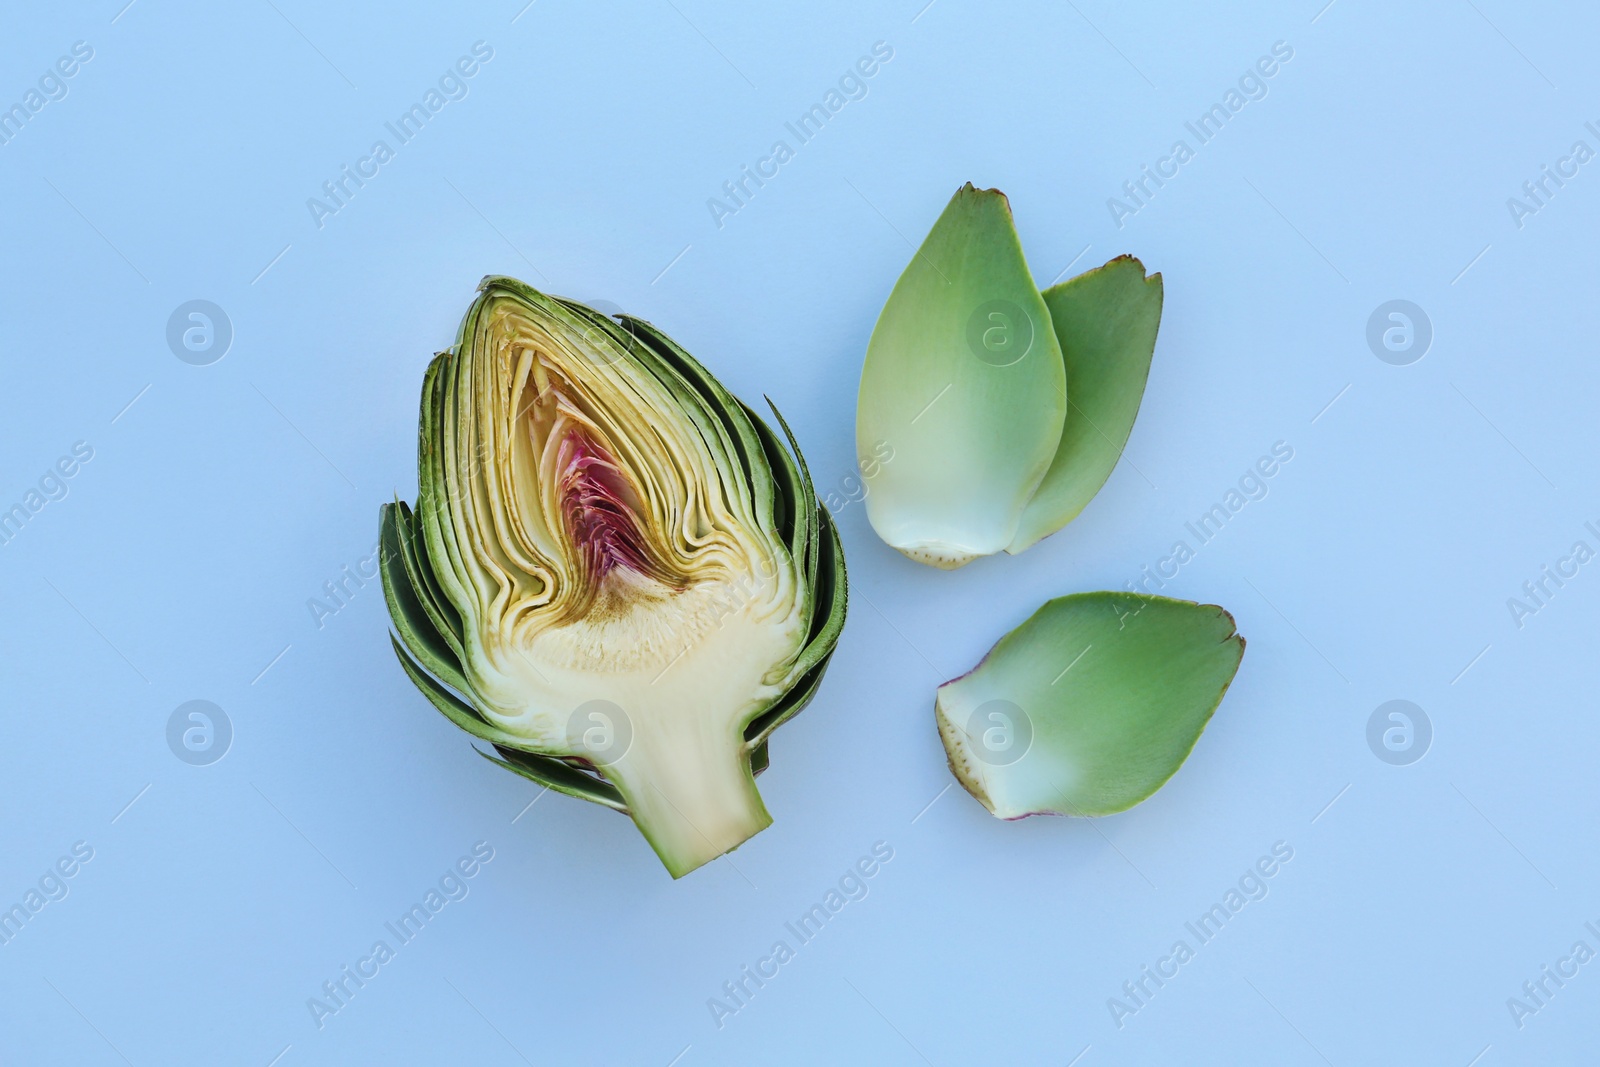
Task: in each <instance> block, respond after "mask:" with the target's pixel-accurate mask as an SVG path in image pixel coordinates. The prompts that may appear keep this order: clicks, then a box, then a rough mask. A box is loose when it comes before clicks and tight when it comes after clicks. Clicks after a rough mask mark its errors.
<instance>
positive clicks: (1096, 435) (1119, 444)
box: [1006, 256, 1162, 555]
mask: <svg viewBox="0 0 1600 1067" xmlns="http://www.w3.org/2000/svg"><path fill="white" fill-rule="evenodd" d="M1161 297H1162V285H1161V275H1160V274H1155V275H1152V276H1150V277H1148V278H1147V277H1145V273H1144V264H1143V263H1140V262H1139V261H1138V260H1137V259H1135V258H1134V257H1132V256H1119V257H1118V258H1116V259H1113V260H1112V261H1111V262H1109V263H1107V264H1106V265H1105V266H1103V267H1098V268H1096V269H1095V270H1091V271H1089V272H1087V273H1085V274H1080V275H1078V276H1077V277H1076V278H1070V279H1068V280H1067V281H1065V282H1062V283H1061V284H1060V285H1055V286H1051V287H1050V288H1049V289H1046V290H1045V291H1044V302H1045V305H1046V306H1047V307H1048V308H1049V309H1050V321H1051V323H1052V325H1053V326H1054V328H1055V334H1056V340H1057V341H1058V342H1060V345H1061V352H1062V355H1063V356H1064V357H1065V359H1066V367H1067V396H1068V397H1069V402H1068V407H1067V419H1066V426H1065V428H1064V429H1063V430H1062V432H1061V443H1060V445H1058V446H1057V448H1056V454H1055V459H1054V460H1052V461H1051V463H1050V469H1049V470H1048V471H1046V472H1045V476H1044V480H1043V481H1041V482H1040V483H1039V488H1038V489H1037V490H1035V491H1034V494H1033V499H1031V500H1029V501H1028V506H1027V509H1026V510H1025V511H1024V512H1023V513H1022V521H1021V523H1020V524H1019V526H1018V528H1017V534H1016V536H1015V537H1014V538H1012V540H1011V544H1009V545H1007V546H1006V551H1007V552H1010V553H1012V554H1013V555H1015V554H1016V553H1018V552H1021V551H1022V550H1023V549H1026V548H1028V547H1030V546H1032V545H1035V544H1037V543H1038V542H1039V541H1041V540H1043V539H1044V538H1046V537H1049V536H1050V535H1051V534H1053V533H1055V532H1056V531H1057V530H1059V529H1061V528H1062V527H1063V526H1065V525H1066V524H1067V523H1069V522H1071V521H1072V520H1073V519H1075V518H1077V517H1078V513H1079V512H1081V511H1082V510H1083V509H1084V508H1085V507H1086V506H1087V505H1088V503H1089V501H1091V500H1093V499H1094V496H1095V494H1096V493H1098V492H1099V491H1100V487H1101V486H1103V485H1105V483H1106V479H1108V478H1110V477H1111V472H1112V470H1114V469H1115V468H1116V465H1117V461H1118V460H1119V459H1121V458H1122V450H1123V448H1124V447H1126V445H1127V443H1128V436H1129V434H1131V433H1132V432H1133V422H1134V419H1135V418H1136V417H1137V416H1138V414H1139V403H1140V401H1141V400H1143V399H1144V388H1145V382H1146V381H1147V380H1148V379H1149V377H1150V359H1151V356H1152V355H1154V353H1155V347H1156V331H1157V330H1158V329H1159V327H1160V325H1161Z"/></svg>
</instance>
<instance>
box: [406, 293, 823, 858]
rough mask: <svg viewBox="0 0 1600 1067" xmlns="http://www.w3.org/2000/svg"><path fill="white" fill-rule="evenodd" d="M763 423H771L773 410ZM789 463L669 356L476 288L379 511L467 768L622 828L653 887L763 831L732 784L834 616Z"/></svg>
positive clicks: (818, 511)
mask: <svg viewBox="0 0 1600 1067" xmlns="http://www.w3.org/2000/svg"><path fill="white" fill-rule="evenodd" d="M774 414H776V409H774ZM778 421H779V424H780V425H782V426H783V429H784V433H785V434H786V435H788V436H789V445H790V447H791V448H793V449H794V454H793V455H792V456H791V455H790V452H789V451H788V450H786V449H785V447H784V445H783V444H782V443H781V442H780V441H779V440H778V438H777V437H776V435H774V433H773V432H772V430H771V429H769V428H768V427H767V425H766V424H765V423H763V422H762V421H761V419H760V418H759V417H758V416H757V415H756V414H755V412H754V411H752V410H751V409H750V408H748V407H746V406H745V405H744V404H743V403H742V402H740V401H739V400H737V399H735V398H734V397H733V396H732V395H731V394H730V393H728V392H727V391H726V390H725V389H724V388H723V387H722V386H721V385H720V384H719V383H718V382H717V380H716V379H715V378H713V377H712V376H711V375H710V374H709V373H708V372H707V371H706V370H705V368H703V367H702V366H701V365H700V364H699V363H698V362H696V361H695V360H694V359H693V358H692V357H691V356H690V355H689V354H688V353H687V352H685V351H684V350H683V349H681V348H679V347H678V346H677V345H676V344H675V343H674V342H673V341H672V340H671V339H670V338H668V337H667V336H666V335H665V334H663V333H661V332H660V331H658V330H657V329H656V328H655V327H653V326H651V325H650V324H649V323H647V322H643V321H641V320H639V319H635V318H631V317H626V316H619V317H618V318H617V319H612V318H609V317H607V316H606V315H604V314H602V313H600V312H598V311H596V310H594V309H592V308H590V307H587V306H585V305H583V304H579V303H577V302H574V301H570V300H564V299H561V298H558V297H552V296H547V295H545V294H543V293H540V292H538V291H537V290H535V289H533V288H531V287H529V286H527V285H524V284H523V283H521V282H518V281H515V280H513V279H510V278H502V277H490V278H485V279H484V281H483V282H482V284H481V285H480V286H479V294H478V297H477V299H476V300H475V301H474V302H473V304H472V307H471V308H470V309H469V310H468V312H467V314H466V317H465V318H464V319H463V321H462V324H461V329H460V333H459V335H458V336H457V339H456V344H455V346H454V347H453V348H452V349H451V350H450V351H448V352H441V353H440V354H439V355H438V356H437V357H435V358H434V360H433V362H432V363H431V364H430V365H429V367H428V370H427V373H426V375H425V377H424V379H423V386H422V414H421V428H420V442H419V449H418V464H417V465H418V477H417V481H418V495H417V507H416V510H415V511H413V510H412V509H411V508H409V507H408V506H407V505H406V504H404V503H402V502H399V501H396V502H395V503H393V504H386V505H384V507H383V513H382V535H383V549H384V551H383V554H382V560H383V584H384V593H385V596H386V597H387V600H388V606H389V613H390V616H391V618H392V620H393V623H394V628H395V631H396V633H397V635H398V639H397V640H395V642H394V643H395V651H396V652H397V653H398V655H399V657H400V662H401V664H402V665H403V666H404V667H405V669H406V672H407V674H409V675H410V677H411V680H412V681H413V682H414V683H415V684H416V685H417V687H418V688H419V689H420V690H421V691H422V692H423V694H424V695H425V696H426V697H427V698H428V699H429V700H430V701H431V702H432V703H433V705H434V706H435V707H437V708H438V709H439V710H440V711H441V712H443V713H444V714H445V715H446V716H447V717H448V718H449V719H450V720H451V721H452V722H454V723H455V724H456V725H457V726H459V727H461V728H462V729H464V730H466V731H467V732H468V733H470V734H471V735H473V736H474V737H475V738H477V739H479V740H482V741H486V742H488V743H489V744H490V745H492V746H493V747H494V749H495V753H496V754H495V755H493V756H489V755H488V754H487V753H484V755H486V756H488V758H489V759H491V760H493V761H494V762H496V763H499V764H500V765H501V766H503V767H506V768H508V769H510V770H513V771H516V772H517V773H518V774H521V775H523V776H524V777H527V778H530V779H532V780H533V781H535V782H539V783H541V784H543V785H545V786H548V787H549V788H551V789H554V790H557V791H559V792H562V793H566V794H568V795H570V796H575V797H581V798H583V799H585V800H592V801H595V802H596V803H600V804H604V805H606V806H608V807H611V808H615V809H616V810H618V811H620V812H623V813H625V814H627V815H630V816H631V817H632V818H633V821H634V822H635V823H636V824H637V825H638V827H639V830H640V831H641V832H642V833H643V834H644V836H645V838H646V839H647V840H649V842H650V844H651V846H652V847H653V848H654V849H655V851H656V854H657V855H658V856H660V858H661V861H662V863H664V864H665V865H666V867H667V869H668V870H669V871H670V872H671V873H672V875H673V876H674V877H681V876H682V875H684V874H686V873H688V872H689V871H692V870H694V869H695V868H696V867H699V866H700V865H702V864H704V863H707V862H709V861H711V860H713V859H715V858H716V857H718V856H720V855H722V854H723V853H725V852H727V851H729V850H730V849H733V848H735V847H737V846H738V845H739V844H741V843H742V842H744V841H745V840H747V839H748V838H750V837H751V836H752V835H754V834H756V833H758V832H759V831H761V830H762V829H764V828H766V827H767V826H768V825H769V824H770V823H771V822H772V817H771V816H770V815H769V814H768V813H767V809H766V807H765V806H764V805H763V804H762V801H761V797H760V795H759V794H758V793H757V792H756V787H755V781H754V776H755V775H756V774H757V773H759V772H760V771H762V770H763V769H765V767H766V765H767V739H768V737H769V736H770V735H771V733H772V731H773V730H774V729H776V728H777V727H778V726H779V725H780V724H781V723H783V722H784V721H786V720H787V719H788V718H789V717H791V716H792V715H794V714H795V713H796V712H798V711H799V710H800V709H801V708H803V707H804V706H805V705H806V703H807V702H808V701H810V699H811V697H812V695H813V694H814V693H815V692H816V690H817V686H818V684H819V683H820V682H821V680H822V674H823V671H824V669H825V668H826V666H827V662H828V658H829V656H830V655H831V654H832V652H833V648H834V645H835V643H836V642H837V640H838V637H839V632H840V630H841V629H842V628H843V626H844V614H845V595H846V586H845V569H844V555H843V552H842V551H841V548H840V544H839V537H838V534H837V532H836V530H835V527H834V525H833V522H832V520H831V519H830V518H829V516H828V513H827V511H826V510H824V509H823V508H822V507H820V506H819V505H818V503H817V499H816V495H815V492H814V490H813V489H812V485H811V479H810V476H809V475H808V473H807V471H806V468H805V463H804V460H803V459H802V458H801V457H800V454H799V449H798V446H796V445H795V442H794V438H793V436H792V435H789V430H788V427H787V425H784V424H783V420H782V416H779V417H778Z"/></svg>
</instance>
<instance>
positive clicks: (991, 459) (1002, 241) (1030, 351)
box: [856, 184, 1067, 568]
mask: <svg viewBox="0 0 1600 1067" xmlns="http://www.w3.org/2000/svg"><path fill="white" fill-rule="evenodd" d="M1066 411H1067V378H1066V372H1065V369H1064V367H1063V363H1062V358H1061V349H1060V345H1059V343H1058V342H1057V340H1056V333H1055V330H1054V329H1052V327H1051V323H1050V312H1049V310H1048V309H1047V308H1046V306H1045V302H1044V300H1043V299H1042V298H1041V296H1040V294H1039V290H1038V287H1037V286H1036V285H1035V284H1034V281H1033V276H1032V275H1031V274H1030V273H1029V272H1028V265H1027V262H1026V261H1025V260H1024V258H1023V255H1022V244H1021V242H1020V241H1019V240H1018V238H1017V231H1016V227H1015V226H1014V225H1013V223H1012V219H1011V208H1010V205H1009V204H1008V202H1007V201H1006V198H1005V196H1004V194H1002V193H1000V192H999V191H998V190H994V189H989V190H979V189H975V188H974V187H973V186H972V185H971V184H968V185H965V186H963V187H962V188H961V189H959V190H958V191H957V192H956V194H955V196H954V197H952V198H951V200H950V203H949V205H948V206H947V207H946V208H945V210H944V213H943V214H941V215H940V216H939V220H938V221H937V222H935V223H934V225H933V229H932V230H931V231H930V232H929V234H928V236H927V238H926V239H925V240H924V241H923V242H922V247H921V248H920V249H918V251H917V254H916V255H915V256H914V257H913V258H912V260H911V263H910V265H909V266H907V267H906V269H905V272H904V273H903V274H902V275H901V276H900V280H899V281H898V282H896V283H895V286H894V290H893V292H892V293H890V295H889V300H888V302H887V303H886V304H885V305H884V308H883V312H882V313H881V314H880V315H879V317H878V322H877V325H876V326H875V327H874V328H873V331H872V339H871V341H870V342H869V343H868V346H867V356H866V363H865V366H864V367H863V369H862V373H861V391H860V399H859V403H858V406H857V416H856V449H857V453H858V454H859V455H861V456H863V457H865V456H869V455H871V454H872V449H873V447H874V445H875V443H877V442H884V441H886V442H888V443H889V444H890V445H892V446H893V448H894V457H895V458H894V462H893V463H890V464H885V465H884V466H883V468H882V470H881V471H880V472H879V473H878V475H877V476H876V477H875V478H874V480H873V484H872V492H871V493H870V494H869V495H868V496H867V498H866V505H867V516H868V518H869V519H870V521H871V522H872V527H873V529H874V530H876V531H877V533H878V536H879V537H881V538H883V540H884V541H885V542H887V543H888V544H889V545H891V546H893V547H894V548H896V549H898V550H899V551H901V552H903V553H904V554H905V555H907V556H909V557H911V558H912V559H915V560H918V561H920V562H924V563H930V564H933V565H934V566H938V567H943V568H953V567H959V566H961V565H962V564H964V563H967V562H968V561H970V560H972V559H974V558H976V557H978V556H984V555H989V554H991V553H994V552H998V551H1000V550H1001V549H1003V548H1005V547H1006V546H1008V545H1010V544H1011V543H1012V541H1013V540H1014V539H1015V537H1016V536H1017V529H1018V523H1019V521H1020V520H1021V517H1022V514H1023V510H1024V508H1025V507H1026V506H1027V504H1028V501H1029V499H1030V498H1031V497H1032V496H1033V494H1034V490H1035V489H1037V488H1038V486H1039V483H1040V481H1041V479H1043V478H1044V476H1045V472H1046V471H1047V470H1048V469H1049V467H1050V464H1051V461H1052V459H1053V458H1054V456H1055V454H1056V446H1057V444H1058V443H1059V442H1060V439H1061V430H1062V424H1063V421H1064V419H1065V416H1066Z"/></svg>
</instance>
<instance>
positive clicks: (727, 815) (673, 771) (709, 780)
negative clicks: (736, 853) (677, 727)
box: [603, 730, 772, 878]
mask: <svg viewBox="0 0 1600 1067" xmlns="http://www.w3.org/2000/svg"><path fill="white" fill-rule="evenodd" d="M652 733H656V736H651V734H652ZM603 773H604V774H605V776H606V777H607V778H608V779H609V780H610V781H612V782H613V783H614V784H615V785H616V786H617V788H618V789H619V790H621V792H622V795H623V798H624V800H626V802H627V805H628V810H629V811H630V812H631V813H632V814H633V821H634V822H635V823H636V824H637V825H638V827H639V829H640V831H641V832H643V834H644V836H645V838H646V840H648V841H649V842H650V847H651V848H654V849H655V850H656V855H657V856H659V857H661V862H662V863H664V864H665V865H666V867H667V870H668V871H670V872H671V873H672V877H674V878H682V877H683V876H684V875H686V874H688V873H689V872H690V871H692V870H694V869H695V868H697V867H700V866H702V865H704V864H706V863H710V862H711V861H712V860H714V859H716V858H717V857H718V856H720V855H722V854H723V853H725V852H729V851H731V850H732V849H734V848H737V847H738V846H739V845H741V844H743V843H744V842H745V841H747V840H749V839H750V838H751V837H754V836H755V835H756V834H758V833H760V832H761V831H762V830H765V829H766V828H767V827H768V826H770V825H772V816H771V815H769V814H768V813H767V808H766V805H765V804H763V803H762V802H761V794H760V793H758V792H757V791H756V783H755V778H754V777H753V776H752V774H751V773H750V757H749V753H748V752H747V751H746V750H745V747H744V745H743V744H742V743H741V742H740V741H739V740H738V738H737V736H734V737H713V736H709V735H708V734H705V733H701V732H700V731H695V735H694V736H693V737H691V738H685V737H684V736H683V735H682V734H675V733H672V732H668V731H660V732H655V731H643V730H641V731H640V732H639V733H638V734H636V735H635V737H634V739H633V744H632V746H631V747H630V748H629V750H628V752H627V754H626V755H624V756H623V757H622V758H621V759H620V760H618V761H617V762H616V763H613V764H609V765H607V766H606V767H604V768H603Z"/></svg>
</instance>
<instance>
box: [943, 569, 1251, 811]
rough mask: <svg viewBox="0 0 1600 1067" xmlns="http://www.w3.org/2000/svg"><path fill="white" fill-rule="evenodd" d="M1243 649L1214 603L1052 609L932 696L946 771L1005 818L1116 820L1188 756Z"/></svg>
mask: <svg viewBox="0 0 1600 1067" xmlns="http://www.w3.org/2000/svg"><path fill="white" fill-rule="evenodd" d="M1244 644H1245V643H1244V638H1243V637H1241V636H1240V635H1239V634H1238V632H1237V631H1236V629H1235V628H1234V622H1233V616H1232V615H1229V614H1228V613H1227V612H1226V611H1224V610H1223V609H1222V608H1220V607H1217V606H1216V605H1214V604H1196V603H1193V602H1191V601H1187V600H1171V599H1168V598H1167V597H1158V596H1146V595H1144V594H1135V593H1108V592H1101V593H1079V594H1075V595H1073V596H1064V597H1060V598H1058V599H1055V600H1051V601H1049V602H1048V603H1046V604H1045V605H1044V606H1043V607H1041V608H1040V609H1039V610H1038V611H1037V612H1035V613H1034V614H1033V616H1032V617H1031V618H1029V619H1028V620H1027V621H1026V622H1024V623H1023V624H1022V625H1021V626H1018V627H1017V628H1016V629H1015V630H1013V631H1011V632H1010V633H1009V634H1007V635H1006V636H1005V637H1003V638H1001V639H1000V641H999V643H998V644H996V645H995V646H994V648H993V649H991V650H990V651H989V654H988V655H987V656H985V657H984V658H983V661H982V662H981V663H979V664H978V666H977V667H975V668H974V669H973V670H972V671H971V672H969V673H968V674H965V675H963V676H962V677H960V678H957V679H955V680H953V681H950V682H946V683H945V684H944V685H942V686H940V687H939V692H938V696H937V698H936V700H935V718H936V720H937V722H938V726H939V736H940V738H941V739H942V740H943V741H944V747H945V754H946V756H947V757H948V758H949V762H950V769H951V772H952V773H953V774H955V776H956V778H957V779H958V780H959V781H960V782H961V784H962V785H963V786H964V787H965V788H966V790H967V791H968V792H969V793H971V794H972V795H973V796H974V797H975V798H977V800H978V801H979V802H980V803H982V804H983V806H984V807H986V808H988V809H989V811H990V812H991V813H992V814H994V815H995V816H997V817H999V818H1002V819H1020V818H1022V817H1024V816H1027V815H1041V814H1055V815H1110V814H1112V813H1114V812H1119V811H1125V810H1127V809H1128V808H1131V807H1133V806H1134V805H1135V804H1137V803H1139V802H1140V801H1141V800H1144V799H1145V798H1147V797H1149V796H1150V795H1151V794H1152V793H1154V792H1155V791H1156V790H1157V789H1159V788H1160V787H1161V786H1162V784H1163V783H1165V782H1166V781H1167V779H1169V778H1171V777H1172V775H1173V774H1175V773H1176V772H1177V770H1178V768H1179V767H1180V766H1181V765H1182V764H1183V762H1184V760H1185V759H1187V758H1188V756H1189V752H1190V751H1191V750H1192V749H1193V748H1194V745H1195V742H1196V741H1197V740H1198V739H1199V737H1200V733H1201V731H1202V730H1204V729H1205V726H1206V723H1207V722H1209V721H1210V719H1211V715H1212V712H1214V711H1215V710H1216V708H1217V705H1218V704H1220V703H1221V702H1222V696H1223V694H1224V693H1226V692H1227V689H1228V686H1229V684H1230V683H1231V682H1232V681H1233V676H1234V674H1235V672H1236V671H1237V670H1238V669H1239V661H1240V659H1241V657H1243V655H1244Z"/></svg>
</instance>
